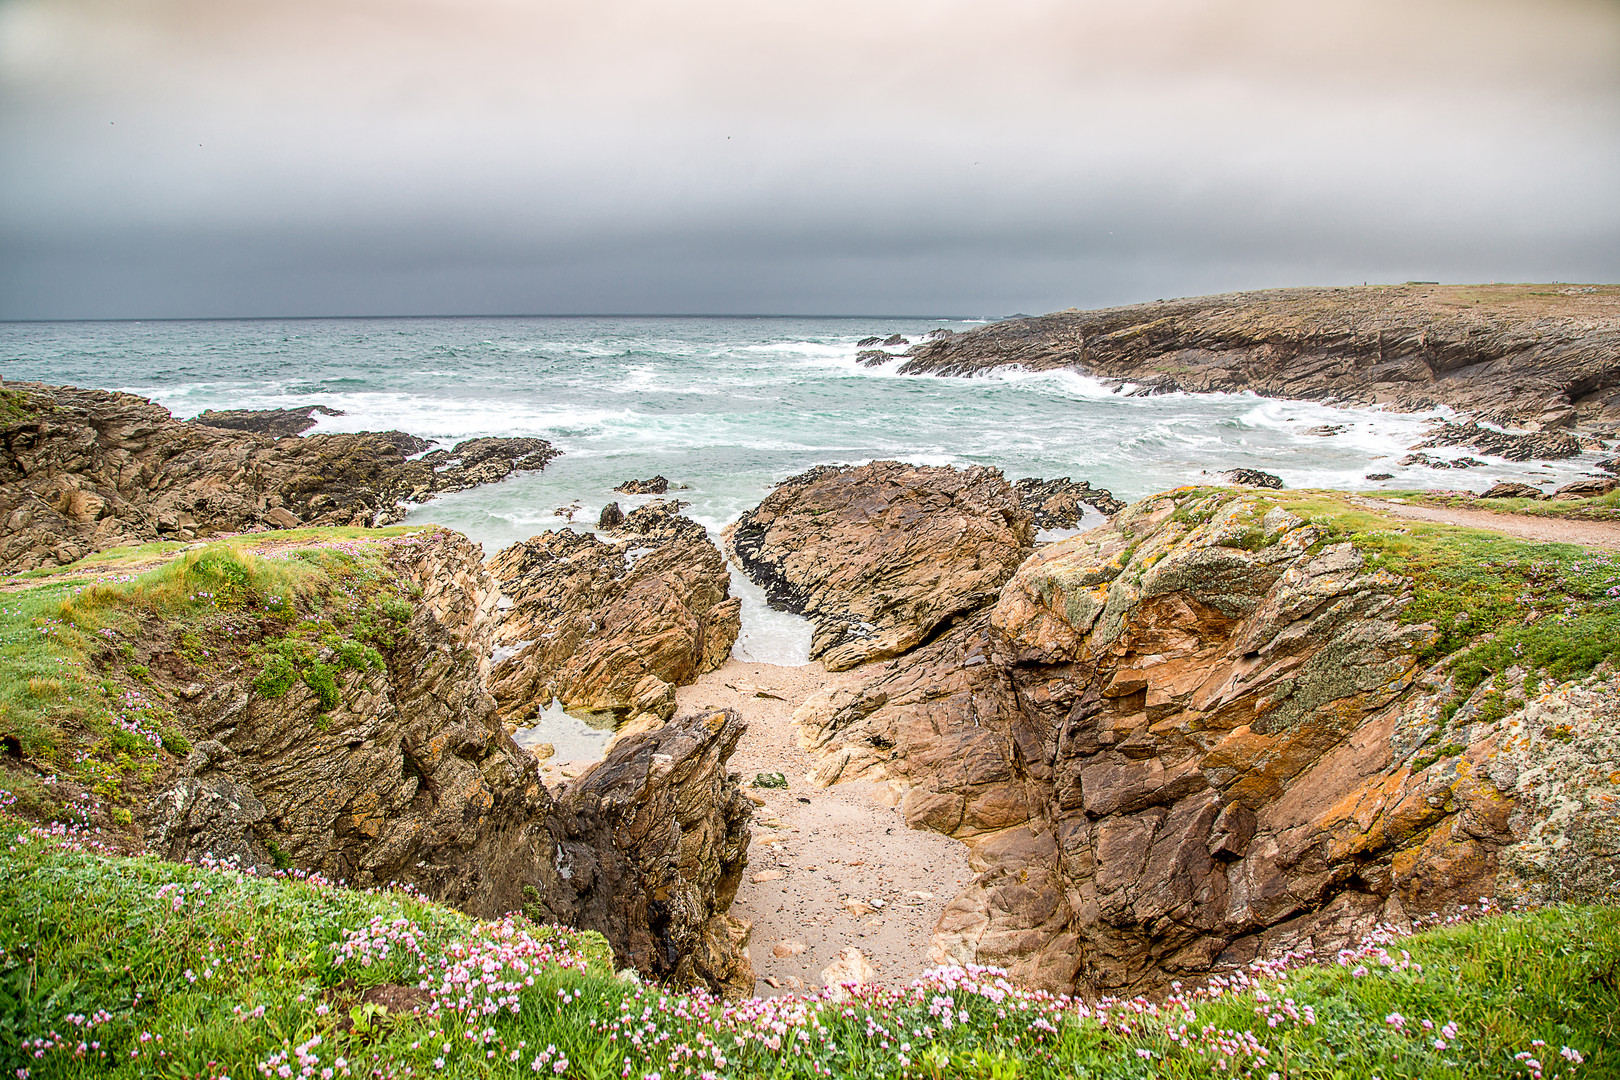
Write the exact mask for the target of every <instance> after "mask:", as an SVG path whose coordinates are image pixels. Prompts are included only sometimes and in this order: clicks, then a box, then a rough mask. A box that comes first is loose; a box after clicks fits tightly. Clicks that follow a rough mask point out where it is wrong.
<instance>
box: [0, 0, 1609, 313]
mask: <svg viewBox="0 0 1620 1080" xmlns="http://www.w3.org/2000/svg"><path fill="white" fill-rule="evenodd" d="M0 145H4V146H5V147H6V152H5V153H4V155H0V317H9V318H35V317H103V316H145V317H157V316H166V315H254V314H367V313H372V314H393V313H399V314H406V313H456V312H468V313H475V312H479V313H481V312H513V313H516V312H535V313H539V312H563V311H588V312H680V311H690V312H704V313H720V312H767V311H769V312H804V313H815V312H846V313H872V314H909V313H928V314H1000V313H1005V312H1007V311H1011V310H1015V309H1016V310H1037V309H1039V310H1047V309H1051V308H1056V307H1063V306H1068V305H1071V304H1081V305H1088V304H1099V303H1111V302H1122V301H1128V300H1134V299H1150V298H1154V297H1158V296H1169V295H1184V294H1188V293H1196V292H1204V291H1215V290H1221V289H1230V288H1244V287H1253V286H1259V285H1268V284H1295V283H1339V282H1347V281H1360V280H1391V279H1393V280H1403V279H1405V278H1409V277H1423V278H1439V279H1444V280H1491V279H1495V280H1534V279H1542V280H1546V279H1558V280H1566V281H1568V280H1613V279H1615V278H1616V276H1617V271H1620V200H1616V199H1615V198H1614V197H1613V193H1614V192H1615V191H1616V190H1620V5H1615V4H1614V3H1612V2H1608V0H1583V2H1575V0H1528V2H1517V0H1516V2H1506V0H1496V2H1492V0H1476V2H1468V3H1462V2H1455V3H1454V2H1450V0H1401V2H1395V0H1358V2H1349V0H1337V2H1335V0H1327V2H1322V3H1313V4H1310V5H1300V4H1297V3H1291V2H1283V0H1232V2H1224V3H1217V2H1214V0H1146V2H1141V3H1136V4H1128V5H1124V4H1118V3H1098V2H1090V0H1067V2H1050V0H1011V2H1001V3H997V4H994V5H991V4H986V3H982V2H981V3H965V2H953V0H891V2H886V3H874V2H872V0H865V2H862V3H854V2H842V0H823V2H801V3H789V2H787V0H750V2H741V0H687V2H684V3H683V2H672V0H661V2H654V0H601V2H597V3H591V4H580V3H568V4H564V3H557V2H548V0H455V2H451V0H391V2H383V0H326V2H320V3H316V2H313V0H311V2H304V0H292V2H284V3H276V4H271V3H257V2H250V0H146V2H144V3H139V4H129V3H115V2H113V0H0Z"/></svg>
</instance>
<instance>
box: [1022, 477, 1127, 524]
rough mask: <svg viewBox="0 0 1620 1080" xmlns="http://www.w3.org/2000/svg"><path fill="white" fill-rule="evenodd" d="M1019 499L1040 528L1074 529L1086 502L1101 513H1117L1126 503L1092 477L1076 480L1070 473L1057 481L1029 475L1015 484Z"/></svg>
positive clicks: (1082, 513)
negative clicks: (1096, 483)
mask: <svg viewBox="0 0 1620 1080" xmlns="http://www.w3.org/2000/svg"><path fill="white" fill-rule="evenodd" d="M1013 490H1014V491H1016V492H1018V501H1019V503H1020V504H1021V505H1022V506H1023V507H1024V509H1025V510H1028V511H1029V513H1030V517H1031V518H1032V519H1033V520H1034V522H1035V527H1036V528H1037V529H1072V528H1074V527H1076V526H1077V525H1079V524H1080V519H1081V518H1082V517H1083V516H1085V509H1084V507H1083V506H1082V504H1084V505H1087V506H1091V507H1092V508H1093V509H1095V510H1096V511H1097V512H1098V513H1099V514H1103V515H1110V514H1117V513H1119V512H1120V511H1121V510H1123V509H1124V508H1125V504H1124V503H1123V502H1121V501H1119V500H1118V499H1116V498H1114V495H1113V492H1111V491H1108V490H1107V489H1106V488H1093V487H1092V486H1091V482H1090V481H1089V480H1081V481H1079V482H1078V483H1076V482H1075V481H1073V480H1070V479H1069V478H1068V477H1067V476H1063V477H1059V478H1058V479H1056V480H1042V479H1041V478H1040V477H1038V476H1026V477H1025V478H1024V479H1022V480H1019V481H1017V482H1016V483H1014V484H1013Z"/></svg>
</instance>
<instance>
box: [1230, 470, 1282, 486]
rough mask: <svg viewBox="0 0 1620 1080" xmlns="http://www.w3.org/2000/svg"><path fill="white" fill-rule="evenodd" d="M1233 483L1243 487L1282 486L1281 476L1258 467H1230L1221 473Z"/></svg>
mask: <svg viewBox="0 0 1620 1080" xmlns="http://www.w3.org/2000/svg"><path fill="white" fill-rule="evenodd" d="M1221 475H1222V476H1224V477H1225V478H1226V479H1227V480H1229V481H1231V482H1232V483H1234V484H1242V485H1243V486H1244V487H1258V488H1280V487H1282V486H1283V482H1282V477H1280V476H1278V475H1277V474H1276V473H1268V472H1261V471H1260V470H1259V469H1230V470H1228V471H1227V472H1224V473H1222V474H1221Z"/></svg>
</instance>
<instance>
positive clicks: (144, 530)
mask: <svg viewBox="0 0 1620 1080" xmlns="http://www.w3.org/2000/svg"><path fill="white" fill-rule="evenodd" d="M313 411H314V408H313V407H312V408H311V409H306V410H297V409H275V410H268V411H266V412H262V413H255V412H233V413H225V414H218V413H216V414H205V415H204V416H202V417H198V418H197V419H195V420H190V421H185V420H177V419H175V418H174V417H173V416H172V415H170V413H169V411H168V410H167V409H165V408H163V407H162V406H161V405H154V404H153V403H152V402H150V401H147V400H146V399H145V398H140V397H136V396H134V395H133V394H122V393H116V392H113V391H108V390H81V389H78V388H76V387H70V386H47V385H44V384H42V383H29V382H14V383H9V384H7V385H6V386H5V387H4V389H3V390H0V521H3V522H4V526H5V531H4V535H3V536H0V570H7V571H16V570H29V569H33V568H34V567H39V566H56V565H62V564H65V563H70V562H72V561H74V560H75V559H78V558H82V557H83V556H85V555H88V554H90V553H91V552H94V551H101V550H103V549H105V548H110V547H117V546H120V545H124V544H136V543H142V542H146V541H152V540H165V539H167V540H195V539H199V538H207V537H210V536H215V535H218V534H221V533H236V532H244V531H249V530H253V529H290V528H295V527H297V526H300V525H310V526H329V525H356V526H363V527H371V526H375V525H387V524H392V523H393V522H396V521H399V520H401V519H402V518H403V517H404V511H403V509H401V506H400V504H401V503H402V502H403V501H406V500H410V501H415V502H421V501H424V500H426V499H428V498H431V497H432V496H434V495H436V494H441V493H443V492H447V491H460V490H462V489H464V488H468V487H474V486H476V485H478V484H487V483H493V482H495V481H497V480H500V479H503V478H504V477H506V476H507V475H508V474H510V473H511V472H513V471H514V470H530V469H541V468H544V467H545V464H546V462H548V461H550V460H551V459H552V458H554V457H556V456H557V454H558V451H557V450H555V449H554V448H552V446H551V445H550V444H549V443H547V442H546V441H545V440H544V439H532V438H528V439H523V438H520V439H473V440H470V441H468V442H465V443H462V444H460V445H458V446H456V447H454V448H453V449H450V450H434V451H432V452H431V453H428V454H425V455H423V452H424V451H428V450H430V449H431V447H432V444H431V443H429V442H427V441H426V440H424V439H420V438H417V437H416V436H414V435H408V434H406V433H404V432H402V431H385V432H360V433H357V434H321V433H317V434H314V435H308V436H299V435H298V434H297V431H301V430H304V428H306V427H307V426H308V424H309V423H312V422H313V421H311V419H310V417H309V415H308V414H309V413H310V412H313ZM215 424H220V425H225V426H214V425H215ZM417 455H423V456H420V457H419V456H417Z"/></svg>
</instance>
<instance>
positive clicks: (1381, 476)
mask: <svg viewBox="0 0 1620 1080" xmlns="http://www.w3.org/2000/svg"><path fill="white" fill-rule="evenodd" d="M1362 479H1363V480H1393V479H1395V474H1394V473H1387V472H1370V473H1368V474H1367V475H1366V476H1364V477H1362Z"/></svg>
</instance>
